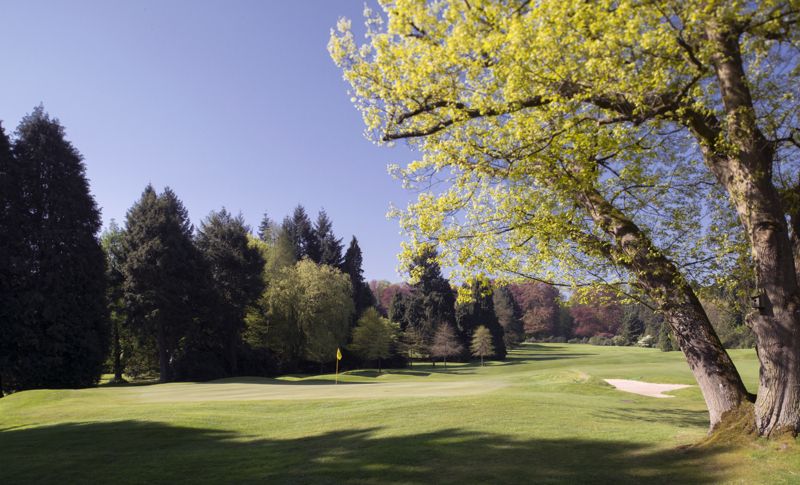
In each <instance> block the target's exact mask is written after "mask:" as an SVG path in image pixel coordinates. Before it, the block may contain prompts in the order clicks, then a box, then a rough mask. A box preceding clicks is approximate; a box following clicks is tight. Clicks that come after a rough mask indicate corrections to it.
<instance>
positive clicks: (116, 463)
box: [0, 416, 727, 484]
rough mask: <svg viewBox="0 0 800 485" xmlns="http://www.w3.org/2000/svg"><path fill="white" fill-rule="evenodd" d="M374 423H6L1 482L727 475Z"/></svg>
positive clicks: (651, 458) (644, 449)
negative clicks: (293, 434)
mask: <svg viewBox="0 0 800 485" xmlns="http://www.w3.org/2000/svg"><path fill="white" fill-rule="evenodd" d="M265 419H270V418H269V417H268V416H266V417H265ZM379 432H380V429H364V430H350V431H336V432H329V433H325V434H321V435H316V436H308V437H302V438H296V439H285V440H284V439H281V440H268V439H266V440H265V439H252V438H251V437H248V436H246V435H240V434H237V433H233V432H229V431H222V430H212V429H194V428H184V427H175V426H168V425H165V424H160V423H153V422H141V421H118V422H108V423H91V424H62V425H55V426H47V427H39V428H32V429H31V428H29V429H15V430H6V431H3V432H2V433H0V456H2V457H3V461H4V465H3V477H4V480H6V481H9V482H13V483H30V482H34V483H40V482H62V483H63V482H66V483H76V482H93V483H98V482H99V483H109V482H113V483H127V482H137V483H172V482H176V481H177V482H185V481H192V482H204V483H205V482H224V483H242V482H259V483H349V482H357V483H388V484H399V483H412V484H416V483H419V484H428V483H454V484H455V483H615V484H618V483H643V482H647V483H649V484H652V483H681V484H686V483H715V482H719V481H721V480H724V479H726V478H727V476H726V475H725V472H724V470H718V469H715V468H714V467H713V466H709V465H708V463H707V460H708V459H709V458H711V457H712V456H713V455H714V454H715V453H717V452H719V451H722V449H716V450H709V449H693V448H692V449H686V450H654V449H652V448H650V447H648V446H647V445H641V444H636V443H630V442H619V441H606V440H571V439H542V440H525V441H519V440H515V439H512V438H510V437H508V436H503V435H496V434H479V433H474V432H467V431H463V430H458V429H453V430H444V431H440V432H435V433H426V434H417V435H411V436H379V435H378V433H379ZM704 464H705V466H704Z"/></svg>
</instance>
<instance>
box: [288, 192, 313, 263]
mask: <svg viewBox="0 0 800 485" xmlns="http://www.w3.org/2000/svg"><path fill="white" fill-rule="evenodd" d="M282 228H283V230H284V231H285V232H286V234H287V235H288V236H289V239H290V240H291V241H292V244H293V245H294V250H295V251H294V253H295V256H296V257H297V260H298V261H299V260H301V259H303V258H308V259H310V260H311V261H314V262H315V263H316V262H319V260H320V248H319V243H318V241H317V236H316V234H315V232H314V227H313V226H312V224H311V220H310V219H309V218H308V214H307V213H306V209H305V207H303V206H302V205H298V206H297V207H295V209H294V212H293V213H292V217H287V218H285V219H284V220H283V224H282Z"/></svg>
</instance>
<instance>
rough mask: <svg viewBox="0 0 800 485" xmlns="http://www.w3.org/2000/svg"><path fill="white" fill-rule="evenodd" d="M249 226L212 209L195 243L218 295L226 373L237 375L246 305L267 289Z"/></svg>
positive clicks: (260, 257) (218, 336)
mask: <svg viewBox="0 0 800 485" xmlns="http://www.w3.org/2000/svg"><path fill="white" fill-rule="evenodd" d="M249 234H250V228H249V227H248V226H247V225H246V224H245V222H244V219H243V218H242V216H241V215H239V216H237V217H234V216H233V215H231V214H230V213H229V212H228V211H227V210H225V209H222V210H221V211H219V212H212V213H211V214H209V215H208V217H207V218H206V219H205V220H204V221H203V222H202V223H201V225H200V230H199V231H198V234H197V238H196V244H197V248H198V250H199V251H200V254H201V256H202V257H203V259H204V261H205V264H206V267H207V268H208V270H209V272H210V277H211V283H212V284H213V291H214V293H215V294H216V295H215V296H216V305H215V314H216V317H217V318H218V319H219V323H220V325H219V326H218V328H217V330H218V332H219V334H218V335H214V334H213V333H212V335H210V337H211V338H214V339H219V341H220V342H221V344H222V347H223V352H224V359H225V361H226V367H227V369H226V370H227V372H228V374H230V375H236V373H237V370H238V367H237V361H236V357H237V350H238V348H239V342H240V339H241V332H242V330H243V329H244V317H245V313H246V309H247V307H248V306H249V305H250V304H251V303H253V302H254V301H255V300H256V299H257V298H258V297H259V296H260V295H261V293H262V292H263V291H264V280H263V278H262V273H263V270H264V264H265V261H264V258H263V257H262V256H261V253H260V252H259V251H258V249H256V248H254V247H252V246H251V245H250V244H249V243H248V237H249Z"/></svg>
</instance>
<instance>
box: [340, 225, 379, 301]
mask: <svg viewBox="0 0 800 485" xmlns="http://www.w3.org/2000/svg"><path fill="white" fill-rule="evenodd" d="M363 261H364V260H363V256H362V254H361V248H360V247H359V245H358V239H356V237H355V236H353V238H352V239H351V240H350V246H348V248H347V252H346V253H345V255H344V262H343V263H342V265H341V268H342V272H343V273H345V274H346V275H348V276H349V277H350V284H351V285H352V287H353V304H354V305H355V308H356V316H357V317H358V316H360V315H361V314H362V313H363V312H364V311H365V310H366V309H367V308H369V307H371V306H374V305H375V296H374V295H373V294H372V290H370V288H369V285H368V284H367V282H366V281H364V270H363V269H362V264H363Z"/></svg>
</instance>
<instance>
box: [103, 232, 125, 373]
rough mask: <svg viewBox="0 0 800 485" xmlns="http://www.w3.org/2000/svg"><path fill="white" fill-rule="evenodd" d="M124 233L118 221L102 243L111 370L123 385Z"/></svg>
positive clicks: (104, 234)
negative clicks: (109, 329)
mask: <svg viewBox="0 0 800 485" xmlns="http://www.w3.org/2000/svg"><path fill="white" fill-rule="evenodd" d="M124 240H125V232H124V231H123V230H122V229H121V228H120V227H119V225H118V224H117V223H116V221H115V220H113V219H112V220H111V224H109V225H108V228H107V229H106V230H105V231H104V232H103V234H102V236H101V237H100V244H101V245H102V247H103V251H104V252H105V255H106V281H107V283H108V287H107V289H106V298H107V303H108V311H109V322H110V327H111V359H110V360H111V369H112V371H113V373H114V382H123V377H122V373H123V371H124V356H123V346H124V345H125V342H124V340H125V339H126V336H127V334H128V333H129V332H128V328H127V318H126V312H125V301H124V298H123V283H124V281H125V276H124V273H123V271H122V266H123V264H124V262H125V252H124V251H125V242H124Z"/></svg>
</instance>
